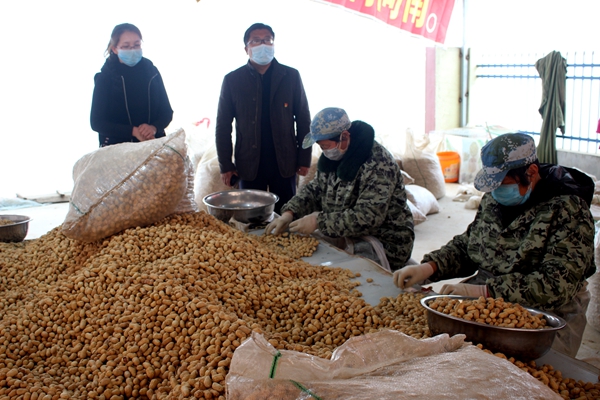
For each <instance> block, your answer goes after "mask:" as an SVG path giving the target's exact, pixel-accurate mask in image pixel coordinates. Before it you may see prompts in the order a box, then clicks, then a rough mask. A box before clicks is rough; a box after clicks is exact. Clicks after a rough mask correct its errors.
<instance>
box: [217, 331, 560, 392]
mask: <svg viewBox="0 0 600 400" xmlns="http://www.w3.org/2000/svg"><path fill="white" fill-rule="evenodd" d="M464 338H465V336H464V335H455V336H453V337H449V336H448V335H446V334H444V335H438V336H436V337H433V338H430V339H422V340H418V339H415V338H412V337H410V336H407V335H405V334H403V333H400V332H398V331H392V330H384V331H380V332H377V333H372V334H367V335H362V336H357V337H353V338H350V339H349V340H348V341H347V342H346V343H344V344H343V345H342V346H340V347H339V348H338V349H336V351H335V352H334V353H333V355H332V357H331V360H326V359H323V358H319V357H315V356H311V355H308V354H306V353H299V352H295V351H289V350H277V349H275V348H274V347H273V346H272V345H271V344H270V343H269V342H267V341H266V340H265V338H264V337H263V336H262V335H260V334H257V333H253V334H252V336H251V337H250V338H248V339H247V340H246V341H244V343H242V345H241V346H240V347H238V348H237V349H236V351H235V353H234V354H233V358H232V360H231V365H230V368H229V373H228V374H227V380H226V390H227V398H228V399H230V400H236V399H246V400H254V399H257V400H258V399H279V400H284V399H295V400H296V399H297V400H300V399H302V400H305V399H306V400H312V399H315V398H321V399H344V400H352V399H360V400H363V399H439V398H444V399H461V400H462V399H475V398H477V399H481V398H487V399H546V400H548V399H561V397H560V396H558V395H557V394H556V393H554V392H553V391H552V390H551V389H550V388H548V387H547V386H546V385H544V384H542V383H541V382H539V381H538V380H537V379H535V378H534V377H533V376H531V375H530V374H528V373H527V372H524V371H522V370H521V369H519V368H518V367H516V366H515V365H513V364H512V363H510V362H509V361H507V360H504V359H501V358H499V357H495V356H493V355H491V354H488V353H486V352H484V351H482V350H480V349H478V348H477V347H475V346H473V345H470V344H467V343H465V342H464Z"/></svg>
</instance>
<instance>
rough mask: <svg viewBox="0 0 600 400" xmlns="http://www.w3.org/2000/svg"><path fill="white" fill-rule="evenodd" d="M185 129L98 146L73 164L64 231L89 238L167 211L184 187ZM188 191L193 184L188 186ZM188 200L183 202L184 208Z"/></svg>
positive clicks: (156, 217) (185, 193) (183, 198)
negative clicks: (71, 186) (165, 134)
mask: <svg viewBox="0 0 600 400" xmlns="http://www.w3.org/2000/svg"><path fill="white" fill-rule="evenodd" d="M188 167H189V159H188V158H187V154H186V144H185V132H184V131H183V130H182V129H180V130H178V131H177V132H176V133H174V134H171V135H168V136H165V137H163V138H160V139H154V140H149V141H146V142H142V143H121V144H117V145H113V146H108V147H103V148H100V149H98V150H96V151H94V152H92V153H89V154H86V155H85V156H83V157H82V158H80V159H79V160H78V161H77V162H76V163H75V166H74V167H73V180H74V182H75V184H74V187H73V192H72V194H71V201H70V204H69V211H68V213H67V216H66V218H65V221H64V222H63V224H62V232H63V233H64V235H65V236H67V237H69V238H71V239H76V240H81V241H84V242H94V241H97V240H100V239H103V238H105V237H108V236H110V235H113V234H115V233H117V232H120V231H122V230H124V229H127V228H133V227H136V226H147V225H150V224H153V223H155V222H157V221H159V220H161V219H162V218H164V217H166V216H168V215H170V214H172V213H173V212H174V211H175V209H176V208H177V207H178V205H179V204H180V203H181V202H182V201H186V196H188V193H189V182H188V173H189V168H188ZM192 192H193V188H192ZM191 205H192V203H190V202H189V199H188V203H187V205H186V204H183V205H182V208H185V207H187V208H190V207H191Z"/></svg>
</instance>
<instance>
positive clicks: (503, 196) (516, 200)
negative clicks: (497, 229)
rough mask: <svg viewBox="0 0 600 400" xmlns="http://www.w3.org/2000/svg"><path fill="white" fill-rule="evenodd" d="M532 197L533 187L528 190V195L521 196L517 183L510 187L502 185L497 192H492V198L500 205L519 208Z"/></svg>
mask: <svg viewBox="0 0 600 400" xmlns="http://www.w3.org/2000/svg"><path fill="white" fill-rule="evenodd" d="M530 195H531V185H529V189H527V193H525V194H524V195H523V196H521V193H520V192H519V185H518V184H517V183H512V184H509V185H500V187H498V188H497V189H495V190H492V197H493V198H494V200H496V201H497V202H498V203H500V204H502V205H503V206H509V207H510V206H518V205H519V204H524V203H525V202H526V201H527V200H528V199H529V196H530Z"/></svg>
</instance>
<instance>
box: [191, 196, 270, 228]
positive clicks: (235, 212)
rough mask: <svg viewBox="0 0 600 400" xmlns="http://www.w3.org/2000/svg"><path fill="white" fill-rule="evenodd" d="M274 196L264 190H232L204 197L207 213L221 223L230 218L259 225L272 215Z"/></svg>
mask: <svg viewBox="0 0 600 400" xmlns="http://www.w3.org/2000/svg"><path fill="white" fill-rule="evenodd" d="M277 201H279V197H278V196H277V195H276V194H273V193H270V192H266V191H264V190H255V189H233V190H225V191H222V192H216V193H212V194H209V195H207V196H205V197H204V198H203V199H202V202H203V203H204V204H206V207H207V209H208V213H209V214H210V215H212V216H214V217H215V218H218V219H220V220H221V221H225V222H228V221H229V220H230V219H231V217H234V218H235V219H236V220H237V221H239V222H243V223H261V222H265V221H267V220H268V219H269V218H270V217H271V215H272V214H273V210H274V209H275V203H277Z"/></svg>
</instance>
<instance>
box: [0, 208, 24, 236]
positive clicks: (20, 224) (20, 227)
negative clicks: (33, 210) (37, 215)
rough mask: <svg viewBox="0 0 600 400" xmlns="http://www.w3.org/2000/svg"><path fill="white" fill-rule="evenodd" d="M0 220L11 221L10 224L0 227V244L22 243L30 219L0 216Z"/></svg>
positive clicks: (19, 216) (17, 216)
mask: <svg viewBox="0 0 600 400" xmlns="http://www.w3.org/2000/svg"><path fill="white" fill-rule="evenodd" d="M0 220H9V221H13V223H12V224H8V225H0V242H5V243H9V242H22V241H23V239H25V236H27V230H28V229H29V221H31V218H29V217H26V216H25V215H8V214H7V215H0Z"/></svg>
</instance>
